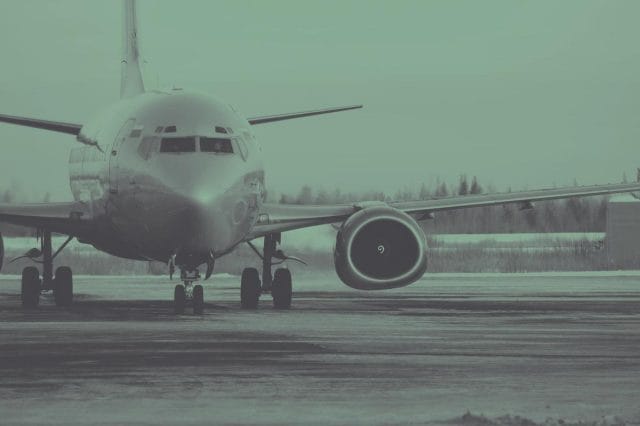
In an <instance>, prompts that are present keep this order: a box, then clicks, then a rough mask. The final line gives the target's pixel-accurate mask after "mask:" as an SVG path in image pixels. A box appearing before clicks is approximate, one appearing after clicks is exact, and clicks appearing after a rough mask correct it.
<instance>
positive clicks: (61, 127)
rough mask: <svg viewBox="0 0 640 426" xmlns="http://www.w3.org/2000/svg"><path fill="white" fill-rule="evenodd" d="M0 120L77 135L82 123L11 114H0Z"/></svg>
mask: <svg viewBox="0 0 640 426" xmlns="http://www.w3.org/2000/svg"><path fill="white" fill-rule="evenodd" d="M0 122H4V123H11V124H17V125H18V126H27V127H35V128H37V129H43V130H50V131H52V132H60V133H67V134H70V135H76V136H77V135H78V133H80V129H81V128H82V125H80V124H73V123H64V122H62V121H50V120H40V119H37V118H28V117H17V116H13V115H5V114H0Z"/></svg>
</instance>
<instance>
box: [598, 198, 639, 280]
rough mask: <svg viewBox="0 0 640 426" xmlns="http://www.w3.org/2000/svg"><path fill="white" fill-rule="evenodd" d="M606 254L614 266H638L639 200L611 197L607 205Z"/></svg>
mask: <svg viewBox="0 0 640 426" xmlns="http://www.w3.org/2000/svg"><path fill="white" fill-rule="evenodd" d="M606 231H607V236H606V240H605V244H606V248H607V256H608V259H609V262H610V264H611V266H612V267H614V268H640V200H639V199H638V198H636V197H634V196H632V195H630V194H626V195H616V196H614V197H611V199H610V200H609V204H608V206H607V230H606Z"/></svg>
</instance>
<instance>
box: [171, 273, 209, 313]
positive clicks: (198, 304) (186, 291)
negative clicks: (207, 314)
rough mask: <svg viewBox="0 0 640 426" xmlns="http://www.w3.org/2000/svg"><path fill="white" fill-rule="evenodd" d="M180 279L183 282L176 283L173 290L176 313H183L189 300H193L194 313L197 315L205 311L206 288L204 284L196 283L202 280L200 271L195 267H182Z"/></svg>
mask: <svg viewBox="0 0 640 426" xmlns="http://www.w3.org/2000/svg"><path fill="white" fill-rule="evenodd" d="M180 279H182V282H183V284H178V285H176V287H175V289H174V292H173V308H174V312H175V313H176V314H183V313H184V308H185V305H186V304H187V302H191V304H192V306H193V313H194V314H196V315H199V314H202V313H203V312H204V289H203V288H202V285H200V284H195V285H194V283H195V282H198V281H199V280H200V272H199V271H198V269H197V268H195V269H180Z"/></svg>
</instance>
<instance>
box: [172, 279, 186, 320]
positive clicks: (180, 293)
mask: <svg viewBox="0 0 640 426" xmlns="http://www.w3.org/2000/svg"><path fill="white" fill-rule="evenodd" d="M186 299H187V296H186V293H185V291H184V286H183V285H182V284H178V285H176V288H175V289H174V291H173V311H174V312H175V313H176V314H178V315H182V314H184V303H185V300H186Z"/></svg>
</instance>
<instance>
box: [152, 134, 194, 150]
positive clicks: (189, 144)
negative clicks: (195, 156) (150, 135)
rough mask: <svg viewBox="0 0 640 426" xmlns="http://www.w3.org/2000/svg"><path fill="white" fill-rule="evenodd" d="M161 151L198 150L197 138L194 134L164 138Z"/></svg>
mask: <svg viewBox="0 0 640 426" xmlns="http://www.w3.org/2000/svg"><path fill="white" fill-rule="evenodd" d="M160 152H168V153H181V152H196V138H195V137H193V136H187V137H174V138H162V142H161V143H160Z"/></svg>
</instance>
